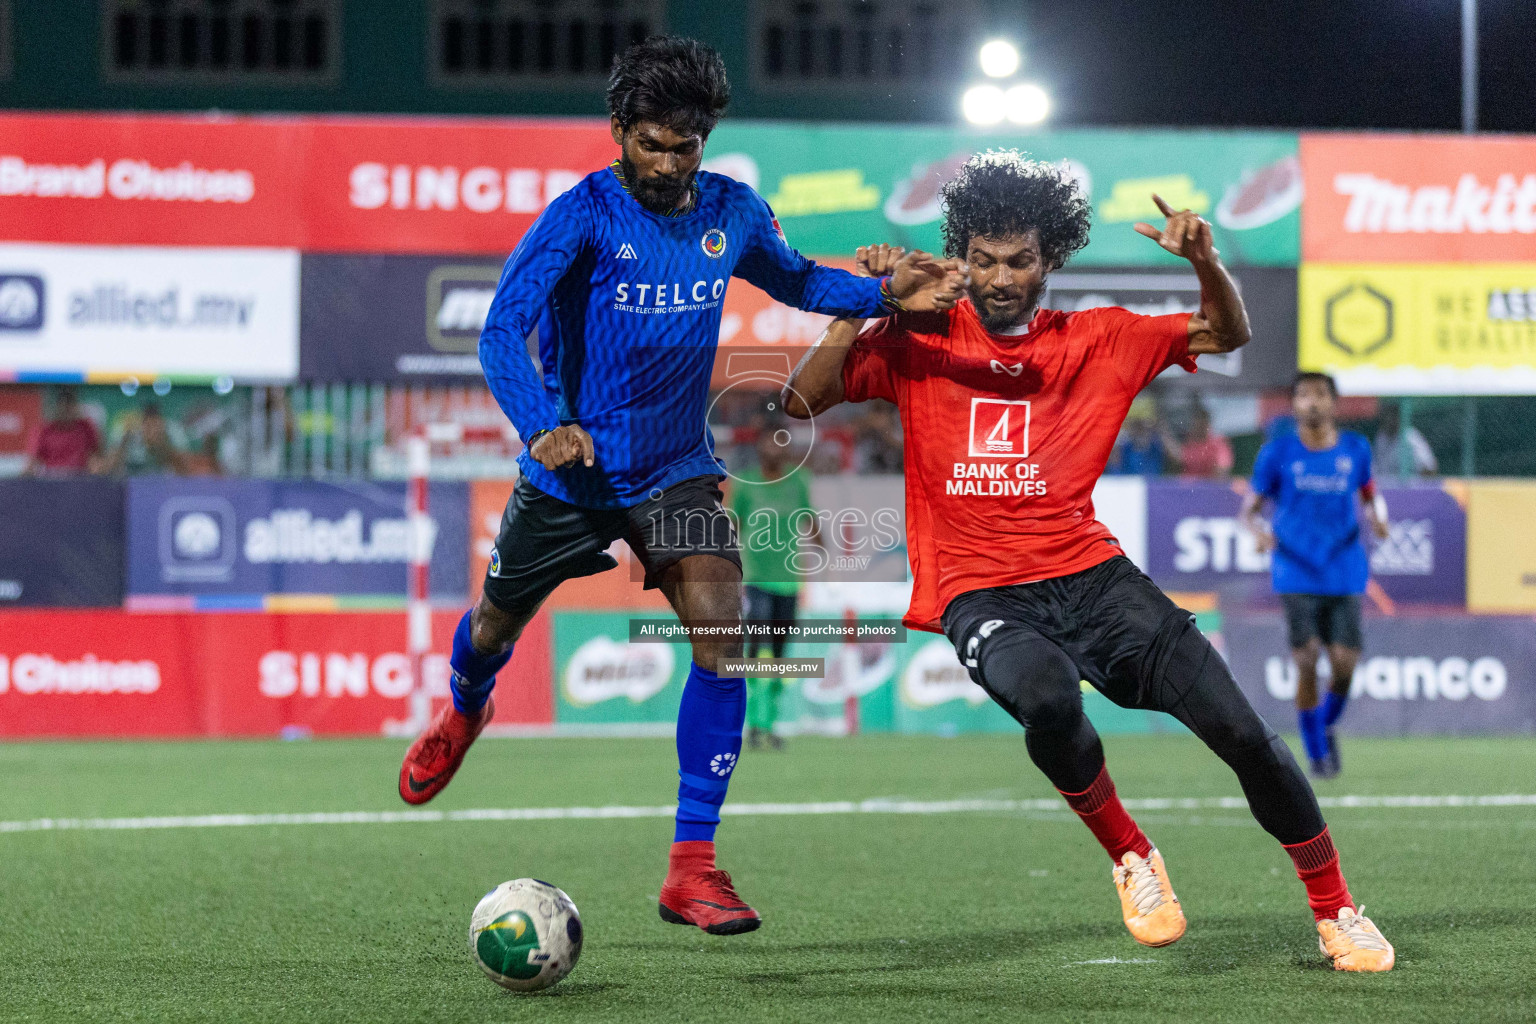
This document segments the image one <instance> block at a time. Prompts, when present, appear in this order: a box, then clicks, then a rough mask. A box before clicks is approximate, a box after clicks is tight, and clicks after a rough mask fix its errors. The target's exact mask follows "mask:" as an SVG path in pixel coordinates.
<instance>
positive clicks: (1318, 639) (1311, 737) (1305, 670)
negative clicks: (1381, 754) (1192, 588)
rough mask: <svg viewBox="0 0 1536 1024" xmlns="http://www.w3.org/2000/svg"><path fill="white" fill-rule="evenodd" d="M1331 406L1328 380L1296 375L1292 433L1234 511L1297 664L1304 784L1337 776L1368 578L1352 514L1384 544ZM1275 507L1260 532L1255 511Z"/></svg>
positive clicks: (1363, 444)
mask: <svg viewBox="0 0 1536 1024" xmlns="http://www.w3.org/2000/svg"><path fill="white" fill-rule="evenodd" d="M1338 397H1339V390H1338V386H1337V385H1336V384H1335V383H1334V380H1333V378H1332V377H1329V376H1327V375H1326V374H1321V373H1301V374H1297V376H1296V379H1295V381H1293V382H1292V384H1291V407H1292V411H1293V412H1294V413H1295V417H1296V431H1295V433H1291V432H1289V431H1287V432H1285V433H1284V434H1281V435H1280V436H1277V437H1275V438H1273V439H1272V440H1270V441H1269V442H1268V443H1267V444H1265V445H1264V447H1263V448H1262V449H1260V450H1259V457H1258V460H1257V461H1256V462H1255V464H1254V467H1253V488H1252V490H1251V491H1250V492H1249V494H1248V496H1247V498H1246V499H1245V500H1244V502H1243V511H1242V519H1243V522H1244V524H1245V525H1246V526H1247V527H1248V528H1249V529H1250V530H1252V531H1253V532H1254V534H1255V536H1256V537H1257V538H1258V544H1259V548H1260V550H1263V551H1272V552H1273V556H1272V562H1271V572H1272V574H1273V579H1274V587H1275V592H1276V593H1277V594H1279V595H1280V601H1281V603H1282V604H1283V605H1284V607H1285V620H1286V628H1287V630H1288V632H1289V635H1290V645H1291V656H1292V658H1294V659H1295V662H1296V717H1297V725H1298V727H1299V729H1300V732H1301V743H1302V747H1303V748H1304V749H1305V750H1306V754H1307V760H1308V762H1309V763H1310V764H1311V768H1312V774H1313V775H1314V776H1316V777H1317V778H1323V779H1331V778H1333V777H1334V776H1336V775H1338V774H1339V770H1340V758H1339V743H1338V737H1337V736H1336V735H1335V732H1334V726H1335V725H1336V724H1337V723H1338V721H1339V718H1340V717H1341V716H1343V714H1344V708H1345V706H1346V704H1347V703H1348V701H1349V688H1350V681H1351V680H1352V678H1353V677H1354V673H1355V665H1356V664H1357V663H1358V662H1359V660H1360V651H1361V648H1362V646H1363V644H1362V629H1361V611H1360V597H1361V595H1362V594H1363V593H1364V592H1365V584H1366V579H1367V577H1368V576H1369V574H1370V559H1369V557H1368V556H1367V554H1366V550H1365V542H1364V538H1363V536H1362V534H1361V522H1360V510H1361V508H1362V507H1363V508H1364V510H1365V518H1366V521H1367V523H1368V525H1369V526H1370V528H1371V530H1372V532H1374V533H1375V534H1376V536H1377V537H1378V538H1385V537H1386V536H1387V532H1388V526H1387V504H1386V501H1385V499H1383V498H1382V497H1381V495H1380V494H1378V493H1377V492H1376V484H1375V482H1374V481H1373V480H1372V478H1371V445H1370V442H1369V441H1367V440H1366V439H1365V437H1364V436H1363V435H1360V434H1357V433H1355V432H1354V431H1352V430H1340V429H1339V427H1338V423H1337V422H1336V421H1335V419H1334V407H1335V404H1336V402H1337V400H1338ZM1265 501H1270V502H1273V503H1274V516H1273V520H1272V521H1271V522H1265V521H1264V519H1263V518H1262V516H1261V515H1260V511H1261V509H1262V507H1263V505H1264V502H1265ZM1325 651H1326V652H1327V655H1328V664H1329V667H1330V669H1331V670H1332V680H1331V682H1330V683H1329V687H1328V692H1327V693H1326V694H1324V695H1323V697H1322V701H1321V703H1319V701H1318V693H1317V678H1318V671H1317V664H1318V658H1319V657H1320V656H1321V655H1322V654H1323V653H1324V652H1325Z"/></svg>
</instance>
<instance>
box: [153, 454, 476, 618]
mask: <svg viewBox="0 0 1536 1024" xmlns="http://www.w3.org/2000/svg"><path fill="white" fill-rule="evenodd" d="M127 488H128V502H127V513H128V573H127V576H128V593H129V595H130V597H131V598H135V599H138V598H143V597H145V596H149V595H188V596H193V597H196V598H198V599H199V600H203V599H206V601H205V604H206V606H208V607H218V606H220V605H221V602H222V603H223V606H228V602H231V601H233V602H235V603H239V602H249V601H251V600H252V599H259V598H260V596H261V595H268V594H335V595H347V596H367V597H374V598H384V599H399V600H403V599H404V596H405V590H406V573H407V570H406V565H407V558H408V555H409V553H410V545H411V532H410V529H409V522H408V520H407V519H406V517H405V485H404V484H399V483H370V482H367V481H361V480H359V481H348V482H345V483H327V482H320V481H314V480H295V481H272V480H200V479H177V478H170V477H165V478H156V477H141V478H135V479H132V480H129V481H128V484H127ZM429 504H430V512H431V517H432V522H433V524H434V525H433V531H432V537H431V538H430V544H431V558H432V564H431V589H432V595H433V596H434V597H441V598H445V599H451V600H452V601H454V602H455V603H457V602H460V601H462V600H463V599H464V594H465V592H466V589H467V587H468V580H467V579H466V575H465V573H466V561H465V558H464V552H465V551H466V550H467V549H468V546H469V537H468V530H469V491H468V487H467V486H466V485H465V484H462V483H438V484H433V485H432V487H431V491H430V494H429ZM199 606H200V607H202V606H205V605H204V604H200V605H199Z"/></svg>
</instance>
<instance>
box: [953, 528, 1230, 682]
mask: <svg viewBox="0 0 1536 1024" xmlns="http://www.w3.org/2000/svg"><path fill="white" fill-rule="evenodd" d="M1193 618H1194V616H1192V615H1191V614H1190V613H1189V612H1187V611H1185V610H1184V609H1182V608H1180V607H1179V606H1178V605H1176V604H1174V603H1173V602H1172V601H1171V600H1169V599H1168V596H1167V595H1166V594H1164V593H1163V592H1162V591H1161V590H1159V589H1158V588H1157V584H1155V583H1153V582H1152V581H1151V580H1150V579H1149V578H1148V577H1147V576H1146V575H1145V574H1144V573H1143V572H1142V571H1141V570H1140V569H1138V568H1136V565H1135V563H1133V562H1132V561H1131V560H1130V559H1128V558H1126V557H1124V556H1123V555H1116V556H1115V557H1114V558H1111V559H1109V560H1108V561H1105V562H1101V563H1099V564H1098V565H1095V566H1093V567H1092V568H1090V569H1084V570H1083V571H1082V572H1075V573H1072V574H1070V575H1068V576H1060V577H1057V578H1056V579H1050V580H1041V581H1040V582H1038V583H1019V584H1015V585H1013V586H1007V587H989V588H987V589H986V590H973V591H971V592H970V593H967V594H961V595H960V596H959V597H957V598H955V599H954V600H953V601H951V602H950V603H949V607H948V608H945V609H944V615H943V617H942V622H943V626H944V633H945V635H946V636H948V637H949V640H950V642H951V643H953V644H954V645H955V650H956V651H957V652H958V653H959V655H960V660H961V662H962V663H964V664H965V665H966V667H967V668H968V669H970V672H971V676H972V678H973V679H976V682H977V683H978V684H980V685H982V686H984V687H985V686H986V685H987V684H986V683H985V682H984V681H983V680H982V679H979V678H976V676H977V669H976V666H975V665H973V664H972V662H974V661H975V658H974V651H971V652H970V654H971V656H969V657H968V648H971V647H972V646H973V645H976V646H979V645H980V643H981V642H982V641H984V640H985V639H986V638H987V637H988V636H990V635H991V634H992V632H993V631H994V630H995V629H997V628H999V627H1000V626H1002V625H1004V624H1005V623H1006V624H1008V625H1009V626H1013V627H1020V626H1022V627H1023V628H1026V629H1030V630H1033V631H1034V632H1036V633H1038V634H1039V635H1040V636H1042V637H1044V638H1045V639H1046V640H1049V641H1050V642H1051V643H1053V644H1055V645H1056V646H1057V647H1059V648H1060V649H1061V651H1062V652H1063V653H1064V654H1066V655H1067V657H1068V658H1070V659H1071V660H1072V662H1073V664H1074V665H1075V666H1076V667H1077V670H1078V672H1079V673H1081V678H1083V679H1086V680H1088V682H1089V683H1091V684H1093V686H1094V688H1095V689H1097V690H1099V691H1100V692H1101V693H1103V694H1104V695H1105V696H1106V697H1108V698H1109V699H1110V700H1112V701H1114V702H1115V703H1116V704H1118V705H1120V706H1121V707H1127V708H1147V709H1150V710H1153V711H1169V710H1171V709H1172V707H1173V705H1174V704H1176V703H1177V702H1178V701H1179V700H1180V699H1182V698H1183V696H1184V695H1183V694H1175V693H1171V692H1170V693H1164V692H1163V689H1164V683H1165V679H1166V676H1167V672H1166V671H1165V669H1166V668H1167V663H1168V661H1169V659H1170V658H1171V657H1172V656H1173V650H1174V647H1175V645H1177V644H1178V642H1179V641H1180V639H1181V638H1182V637H1183V635H1184V633H1185V631H1186V630H1188V629H1190V628H1192V627H1191V625H1190V623H1191V620H1192V619H1193ZM1233 689H1234V690H1235V686H1234V688H1233Z"/></svg>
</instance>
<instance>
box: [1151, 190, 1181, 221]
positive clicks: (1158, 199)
mask: <svg viewBox="0 0 1536 1024" xmlns="http://www.w3.org/2000/svg"><path fill="white" fill-rule="evenodd" d="M1152 201H1153V202H1154V203H1156V204H1157V208H1158V209H1159V210H1161V211H1162V212H1163V216H1164V217H1172V216H1173V215H1174V213H1175V212H1176V211H1175V210H1174V208H1173V207H1171V206H1169V205H1168V204H1167V203H1166V202H1165V201H1164V200H1163V197H1162V196H1160V195H1158V194H1157V193H1156V192H1153V193H1152Z"/></svg>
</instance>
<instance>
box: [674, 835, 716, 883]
mask: <svg viewBox="0 0 1536 1024" xmlns="http://www.w3.org/2000/svg"><path fill="white" fill-rule="evenodd" d="M713 870H715V843H714V840H711V839H690V840H687V841H685V842H681V843H673V844H672V854H671V856H670V857H669V858H668V863H667V884H668V885H671V884H672V883H674V882H680V881H682V880H683V879H685V878H691V877H693V876H695V875H702V874H703V873H704V872H706V871H713Z"/></svg>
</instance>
